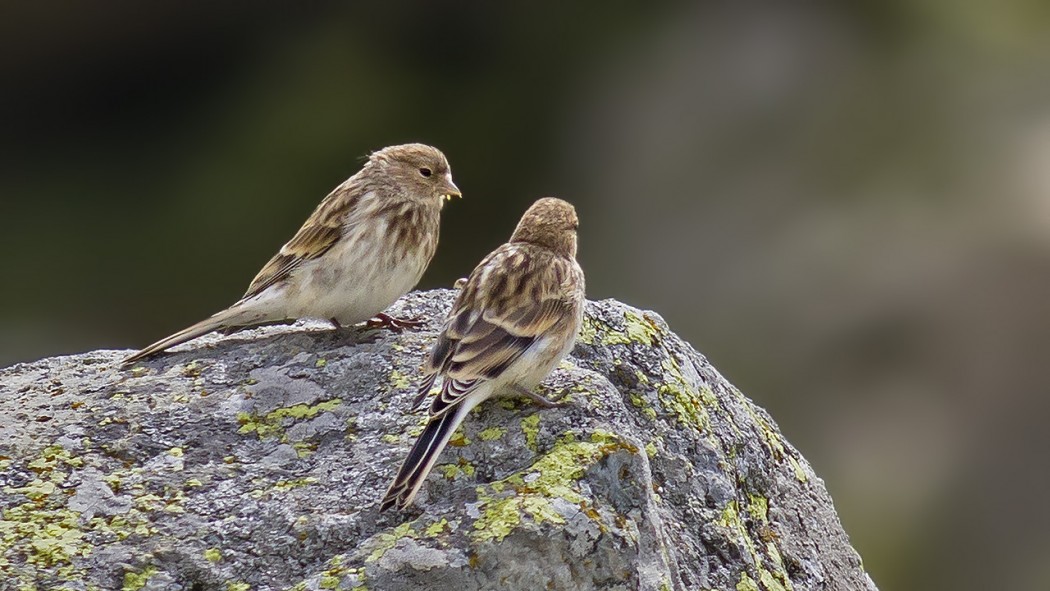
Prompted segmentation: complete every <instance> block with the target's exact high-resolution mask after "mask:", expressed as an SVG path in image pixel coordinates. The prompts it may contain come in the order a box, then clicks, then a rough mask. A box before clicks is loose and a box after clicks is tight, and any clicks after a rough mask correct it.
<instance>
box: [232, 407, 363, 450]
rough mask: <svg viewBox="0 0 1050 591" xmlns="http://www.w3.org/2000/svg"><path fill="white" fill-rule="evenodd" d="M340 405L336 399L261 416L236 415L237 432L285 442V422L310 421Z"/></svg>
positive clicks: (283, 408) (285, 408)
mask: <svg viewBox="0 0 1050 591" xmlns="http://www.w3.org/2000/svg"><path fill="white" fill-rule="evenodd" d="M342 403H343V400H342V399H341V398H336V399H334V400H326V401H325V402H321V403H318V404H314V405H312V406H311V405H307V404H296V405H293V406H286V407H282V408H278V409H276V410H274V411H271V412H269V413H267V414H265V415H262V416H259V415H255V414H252V413H247V412H241V413H237V422H238V423H240V425H241V428H240V429H238V430H237V432H238V433H241V434H242V435H243V434H247V433H255V434H256V435H258V436H259V439H267V438H270V437H276V438H279V439H280V440H281V441H286V440H287V438H286V437H285V435H284V428H285V426H287V424H286V422H287V423H288V424H290V423H291V422H294V421H298V420H302V419H312V418H314V417H315V416H317V415H319V414H321V413H323V412H328V411H331V410H334V409H335V408H336V407H338V406H339V405H340V404H342Z"/></svg>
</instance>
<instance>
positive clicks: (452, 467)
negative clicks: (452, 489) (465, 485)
mask: <svg viewBox="0 0 1050 591" xmlns="http://www.w3.org/2000/svg"><path fill="white" fill-rule="evenodd" d="M437 469H438V471H439V472H440V473H441V474H442V475H443V476H444V477H445V478H447V479H449V480H455V479H456V478H457V477H459V475H460V474H464V475H466V476H468V477H470V476H473V475H474V466H473V464H471V463H470V462H468V461H466V460H465V459H463V458H460V459H459V461H457V462H456V463H454V464H439V465H438V466H437Z"/></svg>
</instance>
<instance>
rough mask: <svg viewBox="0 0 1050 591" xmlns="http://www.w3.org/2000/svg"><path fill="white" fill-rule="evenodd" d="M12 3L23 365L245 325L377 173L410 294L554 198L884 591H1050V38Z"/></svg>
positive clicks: (588, 12)
mask: <svg viewBox="0 0 1050 591" xmlns="http://www.w3.org/2000/svg"><path fill="white" fill-rule="evenodd" d="M235 4H240V3H204V2H177V3H174V2H171V3H166V2H150V3H141V2H136V3H130V2H129V3H122V2H109V3H64V4H59V3H47V2H45V3H17V4H16V3H7V4H6V5H5V6H4V7H3V9H2V11H3V18H2V19H0V73H2V80H3V91H2V93H0V112H2V121H0V123H2V132H0V156H2V157H0V195H2V208H0V241H2V242H0V245H2V246H3V252H5V253H7V254H6V256H5V257H4V263H3V265H2V269H3V273H2V285H3V289H2V290H0V365H7V364H11V363H15V362H18V361H24V360H31V359H34V358H38V357H41V356H45V355H54V354H59V353H71V352H76V351H83V350H88V349H94V348H101V347H109V348H131V347H139V346H142V345H145V344H147V343H148V342H151V341H153V340H154V339H156V338H158V337H160V336H163V335H166V334H168V333H170V332H172V331H174V330H176V329H179V328H182V327H184V326H186V325H188V324H190V323H192V322H194V321H196V320H199V319H200V318H203V317H205V316H207V315H208V314H210V313H212V312H214V311H216V310H218V309H220V308H222V307H225V306H226V305H228V304H230V303H232V302H233V301H234V300H236V299H237V298H238V297H239V296H240V295H241V293H242V292H243V290H244V289H245V287H246V286H247V284H248V282H249V280H250V279H251V278H252V276H253V275H254V274H255V272H256V271H257V270H258V269H259V267H260V266H261V265H262V264H263V263H264V262H265V261H266V260H267V259H268V257H269V256H270V255H271V254H272V253H273V252H274V251H275V250H276V249H277V248H278V247H279V246H280V245H281V244H282V243H283V242H284V241H285V240H287V239H288V238H289V237H291V235H292V233H293V232H294V231H295V230H296V229H297V228H298V227H299V225H300V224H301V223H302V221H303V220H304V219H305V217H306V216H307V215H308V214H309V213H310V211H311V210H312V209H313V207H314V206H315V205H316V204H317V203H318V202H319V201H320V199H321V198H322V197H323V196H324V195H325V194H326V193H327V192H328V191H329V190H330V189H331V188H332V187H334V186H335V185H336V184H338V183H339V182H341V181H342V180H343V179H344V178H346V177H347V176H349V175H350V174H352V173H353V172H355V171H356V170H357V169H358V168H359V166H360V163H361V157H362V156H364V155H366V154H367V153H368V152H369V151H371V150H373V149H377V148H380V147H382V146H384V145H389V144H394V143H401V142H405V141H424V142H428V143H432V144H434V145H436V146H438V147H440V148H442V149H443V150H444V151H445V152H446V154H447V155H448V157H449V159H450V161H451V163H452V168H453V172H454V175H455V179H456V182H457V184H458V185H459V186H460V187H461V188H462V189H463V191H464V194H465V198H464V199H462V200H459V201H455V202H453V203H451V204H450V206H448V207H446V209H445V213H444V219H443V230H442V237H441V246H440V248H439V250H438V254H437V257H436V258H435V260H434V263H433V264H432V266H431V268H430V270H429V271H428V273H427V275H426V277H425V278H424V280H423V283H422V285H421V287H423V288H426V287H435V286H448V285H450V284H451V282H452V281H454V280H455V278H457V277H460V276H463V275H465V274H466V273H468V272H469V271H470V269H471V268H472V267H473V265H474V264H475V263H476V262H477V261H478V260H479V259H480V258H481V257H482V256H483V255H484V254H485V253H487V252H488V251H489V250H491V249H492V248H493V247H494V246H495V245H497V244H498V243H500V242H502V241H503V240H505V238H506V237H507V236H508V235H509V233H510V231H511V229H512V228H513V225H514V224H515V222H516V221H517V219H518V217H519V215H520V214H521V212H522V211H523V210H524V209H525V207H526V206H527V205H528V204H529V203H531V201H532V200H533V199H535V198H537V197H539V196H542V195H550V194H553V195H558V196H561V197H565V198H567V199H569V200H570V201H572V202H574V203H575V204H576V206H577V208H578V210H579V213H580V217H581V219H582V227H581V230H580V236H581V245H580V259H581V263H582V265H583V266H584V269H585V270H586V271H587V274H588V288H589V290H588V291H589V295H590V297H592V298H605V297H615V298H619V299H621V300H623V301H626V302H629V303H632V304H634V305H636V306H640V307H645V308H651V309H654V310H656V311H658V312H659V313H661V314H662V315H663V316H664V317H665V318H666V319H667V320H668V321H669V322H670V324H671V326H672V327H673V328H674V329H675V330H676V331H678V332H679V333H680V334H681V335H683V336H684V337H685V338H687V339H688V340H690V342H692V343H693V344H694V346H696V347H697V348H698V349H699V350H700V351H702V352H703V353H705V354H706V355H707V356H708V357H709V358H711V359H712V361H713V362H714V363H715V364H716V365H717V366H718V367H719V368H720V369H721V370H722V371H723V372H724V373H725V374H726V375H727V376H728V377H729V378H730V379H731V380H732V381H733V382H735V383H736V384H737V385H738V386H740V388H741V389H742V390H743V391H744V392H746V393H747V394H748V395H749V396H751V397H752V398H753V399H755V400H756V401H757V402H758V403H759V404H761V405H763V406H765V407H767V408H769V409H770V411H771V412H772V414H773V416H774V417H776V419H777V420H778V421H779V423H780V425H781V427H782V428H783V431H784V432H785V434H786V435H787V436H788V438H789V439H790V440H791V441H792V442H793V443H794V444H795V445H797V446H798V447H799V448H800V449H801V450H802V451H803V453H804V454H805V455H806V457H807V458H809V459H810V461H811V462H813V464H814V465H815V467H816V470H817V472H818V473H819V474H821V475H822V476H823V477H824V478H825V479H826V483H827V485H828V488H829V489H830V491H831V493H832V495H833V497H834V498H835V500H836V504H837V507H838V509H839V511H840V513H841V516H842V519H843V522H844V524H845V527H846V530H847V531H848V532H849V533H850V535H851V538H852V540H853V542H854V544H855V545H856V547H857V549H858V550H859V551H860V553H861V555H862V556H863V557H864V560H865V565H866V567H867V568H868V570H869V571H870V572H871V573H872V576H873V577H874V579H875V581H876V582H877V583H878V584H879V585H880V587H881V588H882V589H885V590H889V589H928V588H936V589H1047V588H1050V541H1048V539H1047V537H1046V535H1045V531H1046V530H1047V527H1048V526H1050V507H1048V506H1047V503H1046V498H1047V491H1048V485H1050V470H1048V462H1047V460H1046V457H1045V453H1046V450H1050V429H1047V427H1046V424H1047V419H1050V403H1048V392H1047V386H1046V378H1047V375H1046V374H1047V371H1046V367H1047V362H1048V360H1050V317H1048V315H1047V302H1048V301H1050V3H1047V2H1044V1H1038V0H1030V1H1025V0H1007V1H1000V2H992V1H990V0H989V1H980V0H958V1H949V0H882V1H875V0H867V1H859V2H852V3H821V2H812V3H801V2H800V3H784V2H768V3H762V2H743V3H741V2H725V3H665V4H655V3H621V2H605V3H601V4H578V5H569V4H568V3H564V4H550V5H542V4H536V3H528V4H526V3H515V4H511V3H497V2H491V3H483V2H460V3H422V2H421V3H417V4H413V3H404V2H383V3H372V4H370V5H364V4H350V3H346V4H336V3H327V2H310V3H299V4H297V5H292V4H290V3H289V4H279V3H253V4H251V5H250V6H251V10H246V9H245V7H247V6H249V5H248V4H241V5H240V6H235Z"/></svg>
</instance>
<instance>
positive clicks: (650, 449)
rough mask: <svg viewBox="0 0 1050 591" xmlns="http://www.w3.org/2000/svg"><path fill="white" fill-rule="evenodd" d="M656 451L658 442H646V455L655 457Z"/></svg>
mask: <svg viewBox="0 0 1050 591" xmlns="http://www.w3.org/2000/svg"><path fill="white" fill-rule="evenodd" d="M656 453H657V449H656V443H654V442H652V441H650V442H649V443H646V444H645V455H647V456H649V457H650V458H655V457H656Z"/></svg>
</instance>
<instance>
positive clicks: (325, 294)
mask: <svg viewBox="0 0 1050 591" xmlns="http://www.w3.org/2000/svg"><path fill="white" fill-rule="evenodd" d="M453 195H455V196H459V195H460V191H459V189H458V188H457V187H456V185H455V184H454V183H453V182H452V172H451V170H450V168H449V165H448V160H446V159H445V155H444V154H442V153H441V151H440V150H438V149H437V148H432V147H430V146H426V145H423V144H405V145H401V146H391V147H388V148H383V149H382V150H379V151H378V152H374V153H372V155H370V156H369V158H368V162H367V163H365V165H364V167H363V168H362V169H361V170H360V171H359V172H358V173H357V174H355V175H354V176H352V177H350V178H349V179H347V180H346V181H345V182H343V183H342V184H341V185H339V186H338V187H336V188H335V189H334V190H333V191H332V192H331V193H329V194H328V196H327V197H325V199H324V201H322V202H321V204H320V205H318V206H317V209H315V210H314V212H313V213H312V214H311V215H310V217H309V218H308V219H307V220H306V223H304V224H303V226H302V227H301V228H299V231H298V232H296V234H295V236H293V237H292V239H291V240H289V241H288V242H287V243H286V244H285V245H284V246H282V247H281V250H280V252H278V253H277V254H276V255H274V257H273V258H272V259H270V262H268V263H266V266H264V267H263V268H262V270H261V271H259V274H258V275H256V276H255V279H253V280H252V283H251V285H249V286H248V291H247V292H246V293H245V294H244V297H242V298H241V299H240V300H239V301H238V302H237V303H235V304H233V305H232V306H230V307H229V308H226V309H225V310H223V311H221V312H219V313H217V314H215V315H213V316H211V317H210V318H207V319H205V320H203V321H201V322H198V323H197V324H194V325H193V326H190V327H189V328H186V329H184V330H181V331H179V332H177V333H175V334H173V335H171V336H170V337H167V338H165V339H161V340H160V341H157V342H156V343H153V344H152V345H150V346H148V347H146V348H145V349H143V350H141V351H139V352H138V353H135V354H133V355H131V356H129V357H128V358H127V359H125V360H124V361H125V363H130V362H133V361H137V360H139V359H142V358H144V357H147V356H149V355H152V354H154V353H157V352H159V351H163V350H165V349H167V348H169V347H173V346H175V345H178V344H180V343H184V342H186V341H188V340H190V339H193V338H196V337H198V336H200V335H203V334H205V333H208V332H211V331H213V330H225V331H227V332H232V331H236V330H238V329H241V328H246V327H249V326H254V325H258V324H268V323H275V322H286V321H290V320H296V319H299V318H320V319H325V320H330V321H331V322H332V323H333V324H334V325H335V326H336V327H338V326H340V325H350V324H355V323H358V322H361V321H364V320H368V319H369V318H372V317H373V316H375V317H376V318H377V321H376V324H377V325H380V326H389V327H392V328H401V327H404V326H409V325H412V321H410V320H403V319H398V318H392V317H390V316H387V315H385V314H382V311H383V310H385V309H386V308H387V307H388V306H390V305H391V304H393V303H394V302H395V301H396V300H397V298H399V297H401V296H403V295H405V294H406V293H408V291H409V290H410V289H412V288H413V287H414V286H415V285H416V283H418V282H419V278H420V277H421V276H422V275H423V271H424V270H425V269H426V268H427V265H428V264H429V263H430V259H431V257H433V256H434V250H435V249H436V248H437V243H438V229H439V221H440V213H441V207H442V205H443V204H444V202H445V199H451V198H452V196H453Z"/></svg>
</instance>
